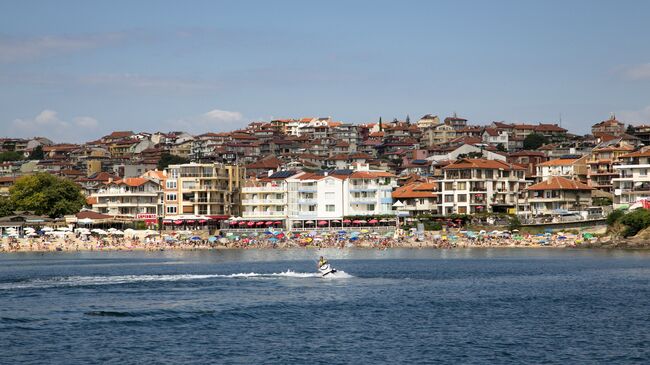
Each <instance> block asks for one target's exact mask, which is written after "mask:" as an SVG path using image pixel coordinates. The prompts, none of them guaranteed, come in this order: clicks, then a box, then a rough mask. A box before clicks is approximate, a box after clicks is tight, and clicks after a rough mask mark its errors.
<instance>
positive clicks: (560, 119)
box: [559, 113, 562, 127]
mask: <svg viewBox="0 0 650 365" xmlns="http://www.w3.org/2000/svg"><path fill="white" fill-rule="evenodd" d="M559 122H560V127H562V113H560V120H559Z"/></svg>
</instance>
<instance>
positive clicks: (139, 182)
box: [115, 177, 151, 186]
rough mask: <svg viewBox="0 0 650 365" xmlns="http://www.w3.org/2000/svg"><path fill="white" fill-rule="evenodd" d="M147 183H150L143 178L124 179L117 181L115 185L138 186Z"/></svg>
mask: <svg viewBox="0 0 650 365" xmlns="http://www.w3.org/2000/svg"><path fill="white" fill-rule="evenodd" d="M148 181H151V180H149V179H145V178H143V177H127V178H126V179H122V180H118V181H116V182H115V183H116V184H124V185H128V186H140V185H142V184H144V183H146V182H148Z"/></svg>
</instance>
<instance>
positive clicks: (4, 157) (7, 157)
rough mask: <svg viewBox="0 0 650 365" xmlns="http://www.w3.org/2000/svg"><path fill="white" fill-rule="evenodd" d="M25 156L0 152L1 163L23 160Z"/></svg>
mask: <svg viewBox="0 0 650 365" xmlns="http://www.w3.org/2000/svg"><path fill="white" fill-rule="evenodd" d="M22 159H23V155H22V154H21V153H20V152H16V151H5V152H0V162H5V161H18V160H22Z"/></svg>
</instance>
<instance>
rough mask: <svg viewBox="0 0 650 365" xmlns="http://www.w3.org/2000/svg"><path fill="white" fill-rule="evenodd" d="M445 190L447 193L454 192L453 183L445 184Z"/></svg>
mask: <svg viewBox="0 0 650 365" xmlns="http://www.w3.org/2000/svg"><path fill="white" fill-rule="evenodd" d="M445 190H447V191H450V190H454V183H452V182H446V183H445Z"/></svg>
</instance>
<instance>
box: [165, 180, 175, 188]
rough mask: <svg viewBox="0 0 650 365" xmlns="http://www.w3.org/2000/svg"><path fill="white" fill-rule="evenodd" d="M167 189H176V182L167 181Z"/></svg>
mask: <svg viewBox="0 0 650 365" xmlns="http://www.w3.org/2000/svg"><path fill="white" fill-rule="evenodd" d="M166 185H167V189H176V180H168V181H167V184H166Z"/></svg>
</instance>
